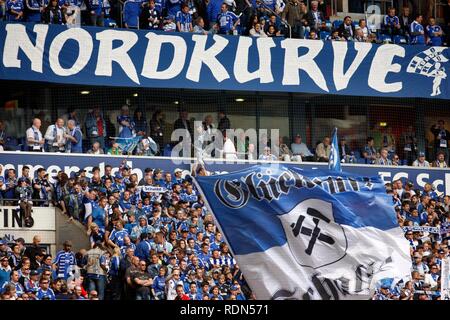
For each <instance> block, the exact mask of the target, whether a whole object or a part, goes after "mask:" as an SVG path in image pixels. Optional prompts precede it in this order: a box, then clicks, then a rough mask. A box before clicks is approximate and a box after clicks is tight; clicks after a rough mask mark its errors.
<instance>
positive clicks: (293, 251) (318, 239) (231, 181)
mask: <svg viewBox="0 0 450 320" xmlns="http://www.w3.org/2000/svg"><path fill="white" fill-rule="evenodd" d="M195 182H196V184H197V186H198V187H199V189H200V190H201V191H202V192H203V194H204V195H205V198H206V200H207V203H208V206H209V209H210V210H211V211H212V213H213V214H214V216H215V218H216V221H217V222H218V226H219V228H220V229H221V231H222V233H223V235H224V236H225V238H226V240H227V242H228V244H229V246H230V249H231V250H232V252H233V254H234V256H235V258H236V260H237V262H238V264H239V266H240V268H241V270H242V272H243V274H244V276H245V278H246V280H247V282H248V283H249V285H250V287H251V289H252V291H253V292H254V293H255V295H256V298H257V299H356V298H362V299H367V298H368V297H369V296H370V294H371V293H372V292H373V290H375V288H376V285H375V284H376V283H377V281H379V280H380V279H383V278H388V277H389V278H394V279H403V278H408V277H409V275H410V268H411V260H410V255H409V244H408V242H407V240H406V239H405V238H404V235H403V232H402V230H401V228H400V227H399V225H398V222H397V218H396V214H395V211H394V209H393V207H392V206H391V199H390V198H389V196H388V195H387V194H386V191H385V188H384V185H383V182H382V180H381V179H380V178H378V177H375V178H371V177H363V176H356V175H350V174H347V173H343V172H335V171H329V170H319V169H309V170H304V169H301V168H298V167H284V166H254V167H251V168H249V169H245V170H242V171H238V172H235V173H230V174H223V175H213V176H204V177H203V176H202V177H196V180H195Z"/></svg>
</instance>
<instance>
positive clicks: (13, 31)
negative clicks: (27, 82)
mask: <svg viewBox="0 0 450 320" xmlns="http://www.w3.org/2000/svg"><path fill="white" fill-rule="evenodd" d="M5 29H6V39H5V46H4V48H3V65H4V66H5V67H6V68H20V67H21V60H19V58H18V55H19V49H22V51H23V52H24V53H25V55H26V56H27V57H28V59H30V61H31V70H33V71H35V72H39V73H42V61H43V56H44V44H45V38H46V37H47V31H48V25H44V24H36V25H34V28H33V31H34V32H35V33H36V45H33V43H32V42H31V40H30V38H29V37H28V35H27V32H26V28H25V26H24V25H22V24H14V23H10V24H7V25H6V26H5Z"/></svg>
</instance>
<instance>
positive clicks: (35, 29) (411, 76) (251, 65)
mask: <svg viewBox="0 0 450 320" xmlns="http://www.w3.org/2000/svg"><path fill="white" fill-rule="evenodd" d="M0 54H1V61H0V79H6V80H8V79H10V80H31V81H46V82H55V83H70V84H83V85H89V84H90V85H106V86H111V85H112V86H124V87H149V88H192V89H216V88H218V86H220V88H221V89H224V90H251V91H284V92H304V93H321V94H326V93H329V94H339V95H357V96H377V97H423V98H427V97H428V98H429V97H435V98H440V99H449V98H450V86H449V78H448V77H447V74H448V70H449V67H448V61H449V53H448V48H445V47H431V48H430V47H425V46H401V45H378V44H370V43H352V42H334V41H333V42H324V41H314V40H302V39H273V38H259V39H253V38H250V37H232V36H219V35H214V36H204V35H195V34H194V35H192V34H183V33H179V34H176V35H169V34H166V33H158V32H146V31H140V30H137V31H136V30H103V29H99V28H93V27H83V28H66V27H64V26H59V25H40V24H36V25H34V24H27V25H25V24H20V23H14V24H6V23H0ZM18 70H20V72H18Z"/></svg>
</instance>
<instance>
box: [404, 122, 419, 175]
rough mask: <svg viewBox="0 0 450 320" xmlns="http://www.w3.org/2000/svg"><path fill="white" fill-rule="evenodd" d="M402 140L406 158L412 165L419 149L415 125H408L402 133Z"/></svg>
mask: <svg viewBox="0 0 450 320" xmlns="http://www.w3.org/2000/svg"><path fill="white" fill-rule="evenodd" d="M402 140H403V141H402V142H403V153H404V159H405V160H406V161H407V163H408V166H410V165H411V164H412V162H413V161H414V159H415V157H416V150H417V138H416V133H415V131H414V128H413V126H411V125H409V126H408V130H407V131H406V132H404V133H403V135H402Z"/></svg>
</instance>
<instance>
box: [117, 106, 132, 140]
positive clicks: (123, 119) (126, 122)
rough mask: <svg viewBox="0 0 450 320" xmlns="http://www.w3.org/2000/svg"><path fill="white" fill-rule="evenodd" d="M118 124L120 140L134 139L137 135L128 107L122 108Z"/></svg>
mask: <svg viewBox="0 0 450 320" xmlns="http://www.w3.org/2000/svg"><path fill="white" fill-rule="evenodd" d="M117 123H118V124H119V137H120V138H132V137H134V136H135V135H136V132H135V130H134V126H135V123H134V122H133V121H132V119H131V117H130V109H129V107H128V106H127V105H123V106H122V109H121V113H120V115H119V116H117Z"/></svg>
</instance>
